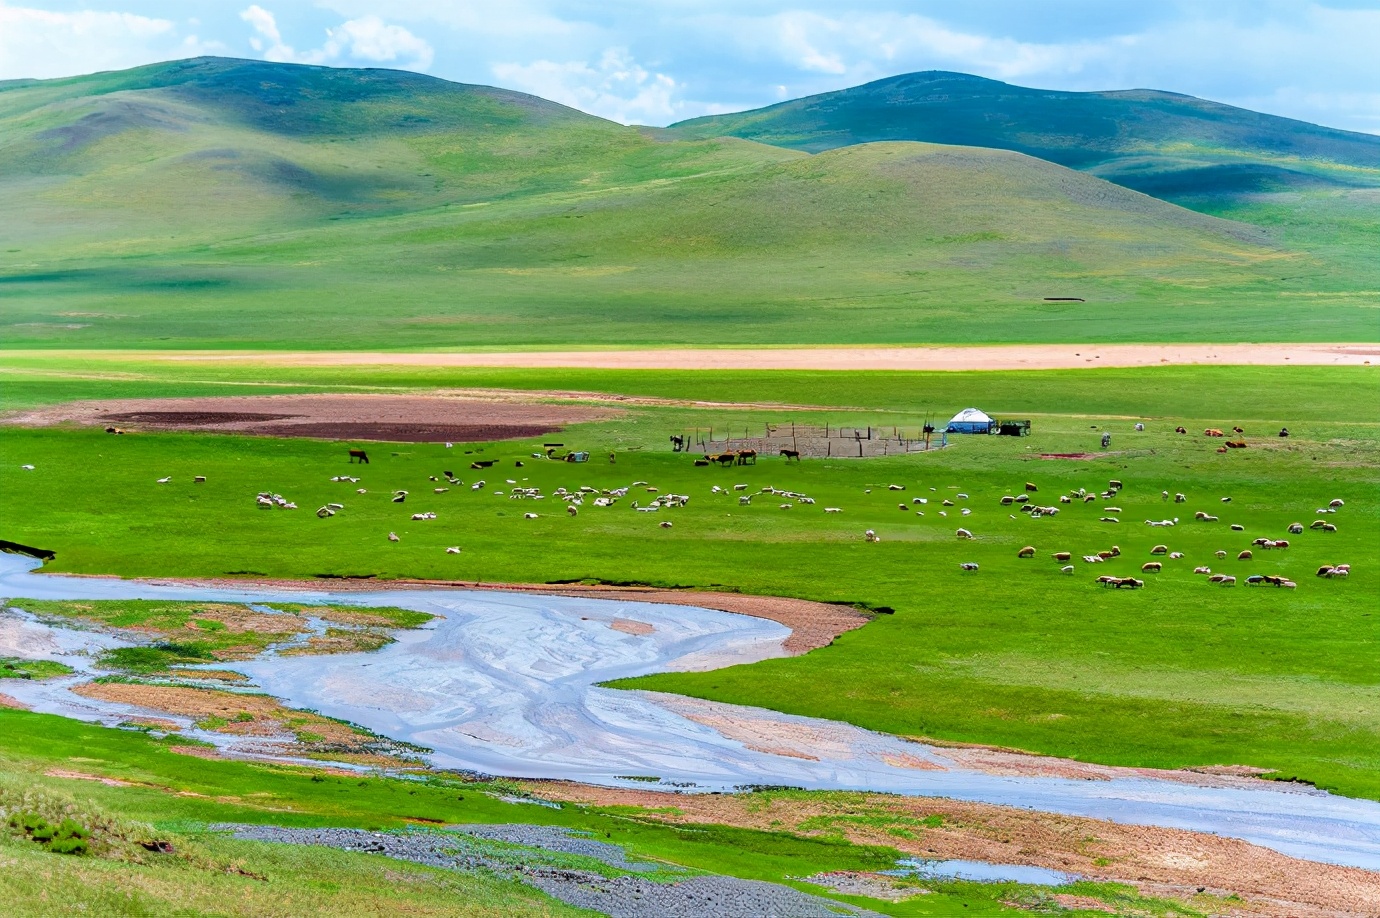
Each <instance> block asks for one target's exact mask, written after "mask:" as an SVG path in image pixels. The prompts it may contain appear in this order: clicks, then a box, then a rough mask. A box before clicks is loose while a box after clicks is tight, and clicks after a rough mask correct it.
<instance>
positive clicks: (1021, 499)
mask: <svg viewBox="0 0 1380 918" xmlns="http://www.w3.org/2000/svg"><path fill="white" fill-rule="evenodd" d="M1011 499H1012V500H1014V501H1015V502H1016V503H1018V504H1023V503H1026V502H1027V501H1029V500H1030V496H1029V495H1028V494H1017V495H1016V496H1015V497H1013V498H1011ZM945 503H948V502H947V501H945ZM949 506H953V505H952V504H949Z"/></svg>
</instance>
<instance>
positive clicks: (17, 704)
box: [0, 692, 29, 711]
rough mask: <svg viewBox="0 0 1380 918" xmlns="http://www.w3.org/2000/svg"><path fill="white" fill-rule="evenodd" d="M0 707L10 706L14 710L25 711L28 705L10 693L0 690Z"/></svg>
mask: <svg viewBox="0 0 1380 918" xmlns="http://www.w3.org/2000/svg"><path fill="white" fill-rule="evenodd" d="M0 708H10V709H12V710H15V711H27V710H29V706H28V705H26V704H25V703H24V702H22V701H20V700H19V699H18V698H15V697H13V696H12V695H6V694H5V693H4V692H0Z"/></svg>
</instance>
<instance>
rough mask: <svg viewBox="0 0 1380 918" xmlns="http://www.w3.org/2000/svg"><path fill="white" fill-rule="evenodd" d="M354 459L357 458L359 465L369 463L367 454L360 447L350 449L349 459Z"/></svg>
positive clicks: (352, 460)
mask: <svg viewBox="0 0 1380 918" xmlns="http://www.w3.org/2000/svg"><path fill="white" fill-rule="evenodd" d="M356 459H358V460H359V463H360V465H368V464H369V454H368V453H366V452H365V451H364V450H362V449H352V450H350V461H351V462H354V461H355V460H356Z"/></svg>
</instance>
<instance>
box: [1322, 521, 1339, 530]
mask: <svg viewBox="0 0 1380 918" xmlns="http://www.w3.org/2000/svg"><path fill="white" fill-rule="evenodd" d="M1322 531H1323V532H1336V531H1337V527H1336V526H1334V525H1332V524H1331V523H1323V524H1322Z"/></svg>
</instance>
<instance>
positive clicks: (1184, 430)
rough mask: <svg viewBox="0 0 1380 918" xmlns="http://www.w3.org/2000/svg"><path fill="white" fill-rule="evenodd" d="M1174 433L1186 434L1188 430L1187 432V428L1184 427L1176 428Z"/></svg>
mask: <svg viewBox="0 0 1380 918" xmlns="http://www.w3.org/2000/svg"><path fill="white" fill-rule="evenodd" d="M1174 432H1175V433H1176V434H1186V433H1188V430H1187V428H1184V427H1175V428H1174Z"/></svg>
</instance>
